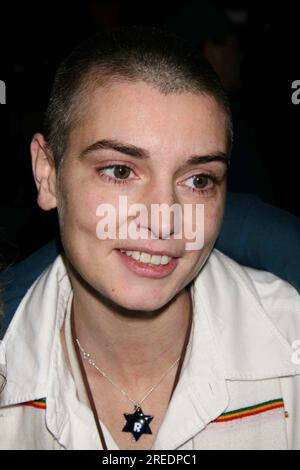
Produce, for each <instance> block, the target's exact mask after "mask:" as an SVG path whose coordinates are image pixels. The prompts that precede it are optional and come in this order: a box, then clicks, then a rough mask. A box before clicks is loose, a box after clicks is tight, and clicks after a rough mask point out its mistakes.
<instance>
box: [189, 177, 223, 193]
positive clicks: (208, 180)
mask: <svg viewBox="0 0 300 470" xmlns="http://www.w3.org/2000/svg"><path fill="white" fill-rule="evenodd" d="M185 181H186V185H187V186H188V187H189V188H191V189H192V190H193V191H198V192H200V193H206V192H208V191H210V190H212V189H213V188H214V186H215V184H216V183H217V178H215V177H214V176H212V175H207V174H205V173H201V174H198V175H193V176H191V177H190V178H188V179H187V180H185Z"/></svg>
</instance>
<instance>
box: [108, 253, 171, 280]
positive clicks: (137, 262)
mask: <svg viewBox="0 0 300 470" xmlns="http://www.w3.org/2000/svg"><path fill="white" fill-rule="evenodd" d="M116 252H117V253H118V254H119V256H120V258H121V260H122V261H123V263H124V265H125V266H126V267H127V268H128V269H129V270H130V271H131V272H133V273H135V274H137V275H139V276H142V277H148V278H153V279H159V278H162V277H165V276H168V275H169V274H171V273H172V272H173V271H174V269H175V268H176V266H177V264H178V258H171V257H170V256H167V255H150V253H146V252H143V251H129V250H123V249H116Z"/></svg>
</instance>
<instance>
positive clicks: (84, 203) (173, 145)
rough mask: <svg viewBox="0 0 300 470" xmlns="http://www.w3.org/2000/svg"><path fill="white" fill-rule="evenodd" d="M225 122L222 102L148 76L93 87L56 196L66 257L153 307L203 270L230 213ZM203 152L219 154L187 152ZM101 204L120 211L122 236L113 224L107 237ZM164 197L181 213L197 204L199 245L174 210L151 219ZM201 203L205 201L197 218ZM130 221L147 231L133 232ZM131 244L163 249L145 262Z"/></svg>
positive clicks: (134, 302)
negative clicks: (164, 89) (161, 87)
mask: <svg viewBox="0 0 300 470" xmlns="http://www.w3.org/2000/svg"><path fill="white" fill-rule="evenodd" d="M226 132H227V131H226V120H225V115H224V112H223V111H222V109H221V108H220V106H219V105H218V104H217V102H216V101H215V100H214V99H213V98H211V97H208V96H205V95H200V94H193V93H181V94H168V95H163V94H161V93H160V92H159V91H158V90H157V89H155V88H153V87H151V86H149V85H148V84H146V83H144V82H136V83H128V82H119V83H114V84H113V85H112V86H111V87H110V88H108V89H103V88H98V89H97V90H96V91H95V92H94V93H93V96H92V97H91V100H90V101H89V103H88V105H87V106H86V108H85V110H84V112H83V117H82V118H81V123H80V124H79V125H78V126H77V127H76V128H74V129H73V130H72V131H71V133H70V136H69V141H68V147H67V150H66V153H65V156H64V160H63V163H62V164H61V167H60V170H59V171H60V175H59V176H60V178H59V181H60V184H59V191H58V198H57V199H58V212H59V221H60V226H61V237H62V243H63V246H64V249H65V252H66V255H67V258H68V259H69V261H70V262H71V264H72V266H73V268H74V269H75V271H77V273H79V274H80V276H81V278H82V279H83V280H84V281H85V282H86V283H87V284H88V285H89V286H91V287H93V289H95V290H96V291H97V292H99V293H100V294H101V295H103V296H104V297H106V298H108V299H111V300H113V301H114V302H115V303H117V304H118V305H120V306H122V307H125V308H127V309H130V310H144V311H154V310H156V309H158V308H160V307H162V306H164V305H165V304H166V303H167V302H169V301H170V300H171V299H172V298H173V297H174V296H175V295H176V294H177V293H179V292H180V291H181V290H182V289H183V288H184V287H185V286H186V285H187V284H188V283H189V282H190V281H191V280H192V279H193V278H194V277H195V276H196V275H197V273H198V272H199V270H200V268H201V266H202V265H203V263H204V262H205V260H206V258H207V256H208V255H209V253H210V251H211V249H212V247H213V244H214V242H215V240H216V238H217V235H218V232H219V229H220V224H221V220H222V216H223V210H224V204H225V187H226V178H225V175H226V169H227V165H226V151H227V133H226ZM199 156H217V157H219V158H217V159H214V160H212V161H206V162H203V161H201V159H196V158H194V162H193V163H191V162H188V160H189V159H191V157H199ZM224 159H225V161H224ZM196 175H203V176H201V177H197V176H196ZM120 196H122V197H123V198H122V200H123V201H124V200H125V199H126V198H127V199H126V204H127V211H128V212H126V214H125V216H124V213H122V215H121V213H120V211H119V208H120ZM125 197H126V198H125ZM136 203H139V204H143V207H144V208H145V209H146V210H147V211H148V214H149V219H148V220H145V219H143V220H141V219H139V218H138V216H139V214H138V213H136V212H134V211H133V212H132V213H130V207H131V208H132V204H136ZM103 204H109V205H110V206H112V207H113V208H115V210H116V215H117V216H120V217H119V218H118V217H117V219H116V221H115V222H116V230H117V231H116V237H114V235H112V232H111V234H110V238H106V239H104V236H102V239H100V236H99V227H100V225H101V224H100V225H99V222H100V220H103V219H101V217H100V214H101V209H99V208H102V209H103V208H104V206H103ZM157 204H166V205H167V206H168V207H170V206H172V205H173V204H177V207H180V208H182V211H183V212H182V214H183V213H184V210H185V207H187V206H186V205H189V207H190V208H191V207H192V208H193V214H192V215H190V216H189V219H188V220H189V222H192V225H190V229H191V228H193V229H194V230H195V229H196V228H197V230H198V233H199V231H201V230H203V235H204V241H203V246H202V248H199V247H198V248H197V249H192V250H191V249H187V242H191V240H190V239H187V235H186V231H185V229H184V228H183V229H182V230H181V235H180V234H179V235H180V236H178V227H177V229H175V225H174V218H171V220H170V219H169V216H168V220H167V219H166V217H165V216H164V215H162V216H161V217H160V218H159V219H155V220H154V219H152V218H151V217H150V215H151V209H152V208H153V207H155V206H153V205H157ZM197 204H199V205H203V207H204V216H203V220H200V224H199V219H198V221H197V220H196V207H197V206H196V205H197ZM199 207H200V206H199ZM106 214H107V213H106ZM103 216H104V212H102V217H103ZM182 220H183V223H184V218H183V219H182ZM126 224H127V226H128V227H129V226H131V228H134V229H136V230H134V232H135V233H139V234H140V239H133V236H132V233H133V232H130V233H129V231H127V232H126V230H125V227H126ZM181 228H182V227H181ZM118 230H122V234H123V235H122V238H120V235H118V234H119V232H118ZM124 230H125V231H124ZM125 233H126V235H124V234H125ZM175 233H177V237H175ZM135 237H136V236H135ZM120 250H122V251H123V253H122V251H120ZM124 251H127V252H128V251H136V252H145V253H148V254H149V255H150V256H154V252H156V257H155V258H149V257H147V254H146V255H143V256H142V260H143V261H146V262H142V261H141V260H140V261H138V260H136V259H134V258H132V255H131V256H128V255H130V254H126V253H124ZM157 253H159V254H160V255H164V258H161V257H159V256H158V255H157ZM134 256H135V257H136V258H138V255H136V254H135V255H134ZM166 256H169V258H170V257H171V260H170V259H169V258H166ZM149 261H151V262H153V263H159V264H156V265H155V264H150V265H149ZM162 262H163V263H166V264H161V263H162Z"/></svg>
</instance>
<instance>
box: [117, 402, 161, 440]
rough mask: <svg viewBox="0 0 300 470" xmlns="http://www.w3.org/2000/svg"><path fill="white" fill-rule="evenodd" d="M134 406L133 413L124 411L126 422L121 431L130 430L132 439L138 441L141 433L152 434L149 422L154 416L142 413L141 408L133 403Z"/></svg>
mask: <svg viewBox="0 0 300 470" xmlns="http://www.w3.org/2000/svg"><path fill="white" fill-rule="evenodd" d="M134 408H135V411H134V413H132V414H127V413H124V416H125V418H126V424H125V426H124V428H123V429H122V431H123V432H131V433H132V435H133V437H134V439H135V440H136V441H138V440H139V438H140V437H141V435H142V434H152V431H151V429H150V427H149V424H150V422H151V421H152V419H153V418H154V416H149V415H144V413H143V411H142V408H141V407H140V406H138V405H135V407H134Z"/></svg>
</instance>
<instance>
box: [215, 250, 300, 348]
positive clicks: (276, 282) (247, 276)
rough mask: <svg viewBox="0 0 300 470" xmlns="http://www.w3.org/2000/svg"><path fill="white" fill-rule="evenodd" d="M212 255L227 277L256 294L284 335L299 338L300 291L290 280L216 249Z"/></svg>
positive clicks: (287, 337)
mask: <svg viewBox="0 0 300 470" xmlns="http://www.w3.org/2000/svg"><path fill="white" fill-rule="evenodd" d="M212 256H213V259H212V262H213V264H214V265H219V267H221V268H222V269H223V270H224V273H225V272H227V278H230V279H232V280H233V279H234V281H235V282H236V283H237V285H239V286H240V288H241V289H247V290H248V292H249V294H250V295H251V296H254V297H255V298H256V300H257V301H258V302H259V303H260V305H261V306H262V308H263V310H264V311H265V313H266V314H267V315H268V317H269V318H270V320H271V321H272V323H274V324H275V326H276V327H277V328H278V329H279V331H280V332H281V333H282V334H283V336H284V337H285V338H286V339H290V340H296V339H298V340H299V339H300V295H299V293H298V291H297V290H296V289H295V288H294V287H293V286H292V285H291V284H289V283H288V282H287V281H284V280H283V279H281V278H279V277H278V276H276V275H274V274H272V273H270V272H268V271H262V270H258V269H254V268H250V267H247V266H243V265H240V264H238V263H237V262H236V261H234V260H233V259H231V258H229V257H228V256H226V255H224V254H223V253H221V252H220V251H218V250H214V251H213V253H212Z"/></svg>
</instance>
